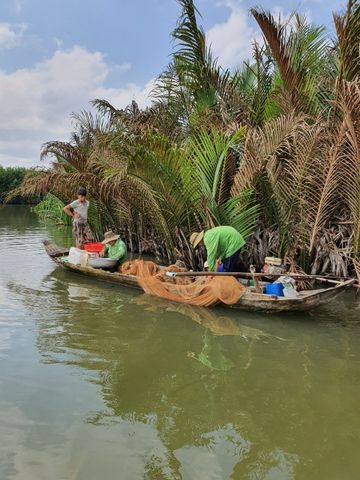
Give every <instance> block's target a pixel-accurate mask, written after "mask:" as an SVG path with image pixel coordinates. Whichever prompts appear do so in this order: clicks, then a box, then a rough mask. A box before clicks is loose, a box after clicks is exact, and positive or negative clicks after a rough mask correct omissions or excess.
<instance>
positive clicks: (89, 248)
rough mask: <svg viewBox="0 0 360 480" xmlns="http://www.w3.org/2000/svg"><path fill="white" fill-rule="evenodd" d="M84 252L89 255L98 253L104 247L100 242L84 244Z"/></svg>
mask: <svg viewBox="0 0 360 480" xmlns="http://www.w3.org/2000/svg"><path fill="white" fill-rule="evenodd" d="M83 247H84V250H85V251H86V252H89V253H100V252H101V250H102V249H103V248H104V245H103V244H102V243H100V242H93V243H85V244H84V245H83Z"/></svg>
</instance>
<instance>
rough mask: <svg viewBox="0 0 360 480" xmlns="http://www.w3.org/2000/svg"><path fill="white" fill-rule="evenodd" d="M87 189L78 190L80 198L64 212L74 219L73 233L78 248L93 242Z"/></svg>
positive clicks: (65, 208)
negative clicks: (89, 223) (88, 221)
mask: <svg viewBox="0 0 360 480" xmlns="http://www.w3.org/2000/svg"><path fill="white" fill-rule="evenodd" d="M86 195H87V192H86V188H84V187H80V188H79V190H78V198H77V200H74V201H73V202H71V203H69V205H66V207H64V212H65V213H66V214H67V215H70V217H73V232H74V235H75V241H76V246H77V248H80V247H81V246H82V245H83V244H84V243H89V242H92V241H93V234H92V232H91V230H90V227H89V225H88V223H87V219H88V210H89V205H90V203H89V201H88V200H86Z"/></svg>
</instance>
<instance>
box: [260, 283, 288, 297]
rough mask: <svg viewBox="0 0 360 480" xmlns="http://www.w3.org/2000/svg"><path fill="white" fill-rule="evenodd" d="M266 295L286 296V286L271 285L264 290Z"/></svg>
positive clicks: (279, 284) (280, 284)
mask: <svg viewBox="0 0 360 480" xmlns="http://www.w3.org/2000/svg"><path fill="white" fill-rule="evenodd" d="M264 293H266V295H276V296H277V297H283V296H284V285H283V284H282V283H269V285H266V287H265V289H264Z"/></svg>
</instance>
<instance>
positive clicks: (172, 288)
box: [120, 260, 246, 307]
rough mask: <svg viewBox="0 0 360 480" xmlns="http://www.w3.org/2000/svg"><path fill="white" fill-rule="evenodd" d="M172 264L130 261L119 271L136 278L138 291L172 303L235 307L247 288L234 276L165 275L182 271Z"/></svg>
mask: <svg viewBox="0 0 360 480" xmlns="http://www.w3.org/2000/svg"><path fill="white" fill-rule="evenodd" d="M183 271H185V270H184V269H182V268H179V267H177V266H176V265H171V266H170V267H167V268H162V267H159V265H156V263H154V262H149V261H145V260H133V261H130V262H126V263H124V264H123V265H121V266H120V272H121V273H123V274H126V275H135V276H136V277H137V280H138V282H139V285H140V286H141V288H142V289H143V290H144V291H145V293H148V294H150V295H155V296H156V297H160V298H165V299H166V300H170V301H172V302H179V303H186V304H189V305H197V306H201V307H210V306H212V305H216V304H217V303H224V304H226V305H234V304H235V303H237V302H238V301H239V300H240V298H241V297H242V295H243V294H244V293H245V292H246V289H245V287H244V286H243V285H241V283H239V282H238V281H237V280H236V279H235V278H234V277H220V276H219V277H212V279H211V280H209V279H208V278H206V277H197V278H195V277H191V276H189V277H187V276H186V277H176V276H175V277H168V276H167V275H166V272H183Z"/></svg>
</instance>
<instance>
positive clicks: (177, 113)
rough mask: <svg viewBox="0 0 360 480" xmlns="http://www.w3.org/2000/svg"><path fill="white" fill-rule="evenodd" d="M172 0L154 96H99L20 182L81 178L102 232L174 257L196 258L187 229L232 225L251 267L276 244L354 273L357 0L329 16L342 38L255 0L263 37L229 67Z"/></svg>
mask: <svg viewBox="0 0 360 480" xmlns="http://www.w3.org/2000/svg"><path fill="white" fill-rule="evenodd" d="M178 2H179V4H180V7H181V15H180V18H179V19H178V22H177V25H176V28H175V30H174V31H173V33H172V37H173V40H174V50H173V54H172V58H171V62H170V64H169V65H168V67H167V68H166V70H165V71H164V72H162V74H161V75H160V76H159V78H158V80H157V83H156V86H155V89H154V92H153V98H154V101H153V103H152V105H151V106H150V107H148V108H146V109H145V110H140V109H139V108H138V106H137V104H136V103H135V102H133V103H132V104H131V105H129V106H128V107H127V108H125V109H121V110H119V109H117V108H116V107H115V106H113V105H111V104H109V103H108V102H107V101H106V100H94V102H93V107H94V108H93V111H92V113H90V112H81V113H79V114H76V115H74V120H75V123H76V125H75V130H74V132H73V133H72V136H71V139H70V141H69V142H65V143H64V142H57V141H51V142H49V143H47V144H46V145H44V147H43V150H42V157H51V158H52V159H53V166H52V169H51V170H43V171H32V172H30V173H28V174H27V175H26V177H25V179H24V181H23V183H22V186H21V188H20V193H21V194H38V195H39V194H40V195H43V194H46V193H48V192H51V193H52V194H53V195H55V196H56V197H58V198H59V199H60V200H62V201H66V202H67V201H68V200H69V199H72V197H73V196H74V192H75V191H76V189H77V187H78V186H79V185H85V186H87V187H88V189H89V191H90V192H91V199H90V200H91V202H92V206H93V207H92V212H91V215H90V222H91V224H92V227H93V229H94V230H95V231H96V232H97V233H98V234H99V235H100V234H101V233H102V232H103V231H104V230H105V229H106V228H109V227H111V228H114V229H117V230H118V231H119V232H120V233H121V235H122V237H123V238H124V239H125V240H126V241H127V243H128V245H129V248H130V249H131V250H133V251H139V252H144V251H146V252H151V253H155V254H156V255H158V256H161V257H162V258H165V259H168V260H173V259H174V256H175V257H178V258H182V259H183V260H185V261H186V262H188V263H189V264H192V265H195V263H196V259H195V258H193V253H192V252H191V249H190V248H189V244H188V236H189V233H190V231H191V230H193V229H196V230H200V229H203V228H209V227H212V226H214V225H219V224H228V225H233V226H235V227H236V228H237V229H238V230H239V231H240V232H241V233H242V234H243V235H244V236H245V237H246V239H247V248H246V251H245V252H244V254H243V256H242V259H243V262H244V265H243V266H244V267H248V266H249V264H250V263H254V264H256V265H262V263H263V260H264V257H265V256H266V255H269V254H272V255H276V256H280V257H282V258H285V259H286V260H287V262H289V263H290V264H292V265H293V266H294V268H295V266H299V267H301V268H302V269H303V270H305V271H307V272H309V273H324V272H332V273H335V274H339V275H345V274H347V273H348V272H349V271H350V270H352V268H353V266H352V265H353V264H352V259H353V258H358V257H359V255H360V114H359V112H360V77H359V75H360V58H359V57H360V53H359V52H360V49H359V47H360V40H359V39H360V4H359V3H358V1H356V0H349V1H348V3H347V6H346V8H345V10H344V12H342V13H340V14H334V17H333V18H334V30H335V34H334V35H329V34H327V32H326V31H325V28H324V27H322V26H314V25H311V24H309V23H308V22H307V20H306V18H304V17H302V16H300V15H298V14H293V15H292V17H291V18H290V19H287V20H286V21H278V20H277V19H275V18H274V17H273V16H272V15H271V13H269V12H267V11H264V10H262V9H260V8H254V9H252V10H251V14H252V16H253V17H254V19H255V20H256V22H257V23H258V25H259V27H260V29H261V31H262V33H263V37H264V41H263V42H262V43H261V44H259V43H255V44H254V45H253V58H252V59H251V60H249V61H248V62H245V63H244V64H243V65H240V66H239V67H238V69H236V70H234V71H230V70H228V69H225V68H222V67H221V66H220V65H219V63H218V61H217V60H216V59H215V58H214V57H213V56H212V52H211V47H210V45H209V44H208V43H207V41H206V36H205V33H204V31H203V29H202V28H201V26H200V25H199V20H200V15H199V12H198V11H197V9H196V7H195V5H194V3H193V0H178ZM249 41H251V39H249Z"/></svg>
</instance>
